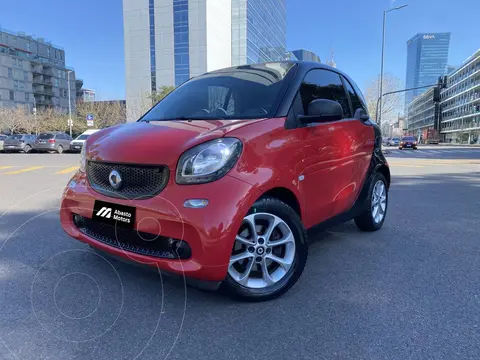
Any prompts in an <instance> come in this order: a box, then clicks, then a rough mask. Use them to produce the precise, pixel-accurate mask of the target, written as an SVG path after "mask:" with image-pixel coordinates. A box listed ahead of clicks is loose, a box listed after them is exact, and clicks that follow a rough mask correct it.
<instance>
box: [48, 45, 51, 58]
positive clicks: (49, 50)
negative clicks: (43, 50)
mask: <svg viewBox="0 0 480 360" xmlns="http://www.w3.org/2000/svg"><path fill="white" fill-rule="evenodd" d="M50 52H51V49H50V48H49V47H47V56H48V57H50Z"/></svg>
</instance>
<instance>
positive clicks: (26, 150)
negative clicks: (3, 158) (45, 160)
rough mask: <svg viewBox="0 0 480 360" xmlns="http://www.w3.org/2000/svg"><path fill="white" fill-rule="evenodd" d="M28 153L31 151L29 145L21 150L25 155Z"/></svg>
mask: <svg viewBox="0 0 480 360" xmlns="http://www.w3.org/2000/svg"><path fill="white" fill-rule="evenodd" d="M30 151H32V147H31V146H30V145H25V147H24V148H23V152H24V153H25V154H28V153H29V152H30Z"/></svg>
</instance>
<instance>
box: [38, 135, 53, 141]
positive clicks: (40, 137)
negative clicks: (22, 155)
mask: <svg viewBox="0 0 480 360" xmlns="http://www.w3.org/2000/svg"><path fill="white" fill-rule="evenodd" d="M53 137H54V135H53V134H40V135H38V139H40V140H48V139H53Z"/></svg>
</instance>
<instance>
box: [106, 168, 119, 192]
mask: <svg viewBox="0 0 480 360" xmlns="http://www.w3.org/2000/svg"><path fill="white" fill-rule="evenodd" d="M108 182H109V183H110V186H111V187H113V188H114V189H115V190H118V189H120V188H121V187H122V177H121V176H120V173H119V172H118V171H117V170H112V171H111V172H110V175H108Z"/></svg>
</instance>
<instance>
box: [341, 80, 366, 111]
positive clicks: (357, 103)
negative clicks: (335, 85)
mask: <svg viewBox="0 0 480 360" xmlns="http://www.w3.org/2000/svg"><path fill="white" fill-rule="evenodd" d="M343 80H344V82H345V87H346V89H347V92H348V96H350V101H351V102H352V110H353V114H354V116H355V117H356V114H357V111H358V110H359V109H361V110H363V111H365V114H368V110H367V108H366V106H365V104H364V103H363V101H362V100H361V99H360V96H361V93H360V96H359V95H358V93H357V92H356V91H355V89H354V88H353V86H352V84H351V83H350V82H349V81H348V80H347V79H346V78H345V77H343Z"/></svg>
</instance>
